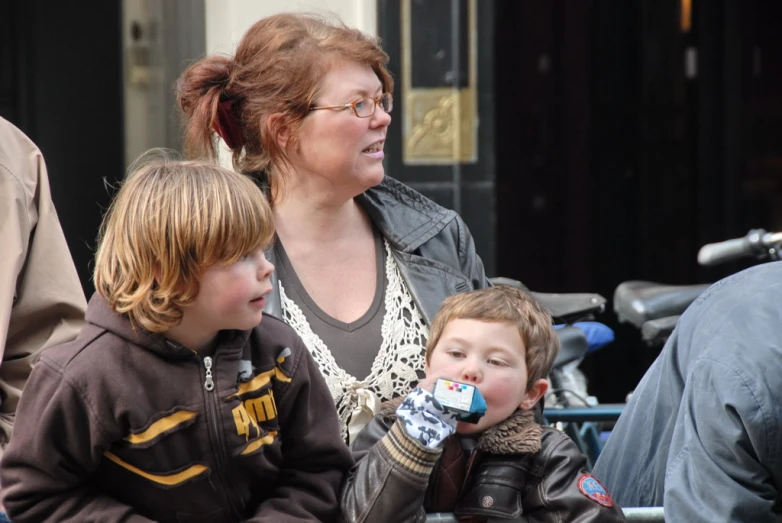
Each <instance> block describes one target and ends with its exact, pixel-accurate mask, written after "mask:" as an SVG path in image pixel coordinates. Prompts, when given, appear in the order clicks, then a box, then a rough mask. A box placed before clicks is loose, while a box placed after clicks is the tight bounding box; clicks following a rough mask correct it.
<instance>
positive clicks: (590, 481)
mask: <svg viewBox="0 0 782 523" xmlns="http://www.w3.org/2000/svg"><path fill="white" fill-rule="evenodd" d="M578 490H580V491H581V493H582V494H583V495H585V496H586V497H588V498H589V499H591V500H592V501H594V502H596V503H600V504H601V505H603V506H604V507H613V506H614V500H613V499H611V495H610V494H609V493H608V491H607V490H606V489H605V487H604V486H603V485H602V484H601V483H600V482H599V481H598V480H597V478H596V477H594V476H593V475H592V474H584V475H582V476H581V477H580V478H579V480H578Z"/></svg>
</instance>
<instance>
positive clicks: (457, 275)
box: [177, 13, 488, 440]
mask: <svg viewBox="0 0 782 523" xmlns="http://www.w3.org/2000/svg"><path fill="white" fill-rule="evenodd" d="M387 62H388V55H387V54H386V53H385V52H384V51H383V50H382V49H381V47H380V45H379V43H378V40H377V39H376V38H375V37H372V36H370V35H366V34H364V33H362V32H360V31H358V30H356V29H351V28H349V27H347V26H345V25H344V24H343V23H341V22H339V21H335V20H329V19H326V18H323V17H320V16H316V15H309V14H302V13H282V14H278V15H274V16H270V17H268V18H264V19H262V20H260V21H259V22H257V23H256V24H255V25H253V26H252V27H251V28H250V29H249V30H248V31H247V33H246V34H245V35H244V37H243V38H242V40H241V41H240V42H239V45H238V47H237V49H236V52H235V54H234V56H225V55H215V56H208V57H206V58H204V59H202V60H200V61H198V62H196V63H194V64H193V65H192V66H191V67H190V68H188V70H187V71H185V72H184V73H183V75H182V76H181V78H180V79H179V82H178V86H177V96H178V102H179V105H180V107H181V109H182V112H183V115H184V120H185V131H186V137H185V149H186V150H187V151H188V153H189V154H190V155H191V156H196V157H197V156H209V157H212V158H216V157H217V156H218V151H217V143H218V142H217V141H216V140H214V138H215V133H217V134H218V135H219V136H220V137H221V138H222V140H223V142H224V143H225V144H226V145H227V146H228V148H229V149H230V150H231V152H232V155H233V163H234V167H235V168H236V170H238V171H240V172H243V173H246V174H248V175H250V176H253V177H255V178H257V179H259V181H260V183H262V185H263V186H264V187H265V188H266V190H267V194H268V196H269V199H270V201H271V202H272V209H273V212H274V219H275V224H276V227H277V239H276V241H275V244H274V248H273V249H270V251H269V253H267V257H268V258H269V259H270V261H272V262H273V263H274V264H275V266H276V267H277V272H276V275H275V279H274V285H275V290H276V291H277V292H275V296H278V298H275V299H274V300H270V301H269V302H268V304H267V309H266V311H267V312H268V313H270V314H274V315H278V316H279V317H281V318H283V319H284V320H285V321H286V322H287V323H288V324H290V325H291V326H292V327H293V328H294V329H295V330H296V332H298V334H299V335H300V336H301V337H302V339H303V340H304V342H305V343H306V345H307V347H308V348H309V350H310V351H311V352H312V354H313V356H314V358H315V360H316V361H317V362H318V365H319V368H320V370H321V372H322V373H323V374H324V376H325V377H326V381H327V383H328V385H329V390H330V391H331V394H332V398H333V400H334V402H335V403H336V406H337V411H338V413H339V418H340V425H341V430H342V435H343V437H344V438H345V439H346V440H348V439H351V440H352V439H353V437H354V436H355V435H356V434H357V433H358V431H359V430H360V429H361V428H362V427H363V426H364V425H365V424H366V423H367V422H368V421H369V420H370V419H371V417H372V415H373V414H375V413H377V412H378V408H379V405H380V403H381V402H382V401H386V400H390V399H392V398H395V397H398V396H403V395H406V394H407V393H408V392H409V391H410V390H411V387H412V386H414V385H415V383H416V382H418V380H419V379H421V378H422V377H423V375H424V373H423V370H424V347H425V345H426V338H427V336H428V330H429V324H430V321H431V319H432V317H433V316H434V314H435V312H436V311H437V309H438V308H439V306H440V304H441V303H442V301H443V299H445V298H446V297H448V296H450V295H452V294H454V293H456V292H460V291H468V290H472V289H476V288H484V287H486V286H487V285H488V281H487V279H486V275H485V273H484V268H483V263H482V262H481V260H480V258H479V257H478V255H477V254H476V252H475V245H474V242H473V239H472V236H471V235H470V233H469V231H468V230H467V227H466V226H465V224H464V222H463V221H462V220H461V219H460V218H459V217H458V216H457V214H456V213H455V212H453V211H451V210H447V209H444V208H442V207H440V206H439V205H437V204H435V203H434V202H432V201H431V200H429V199H427V198H425V197H424V196H422V195H421V194H419V193H417V192H416V191H414V190H412V189H411V188H409V187H406V186H405V185H403V184H402V183H400V182H397V181H395V180H393V179H391V178H389V177H386V176H385V170H384V166H383V158H384V152H383V149H384V144H385V138H386V133H387V131H388V126H389V124H390V123H391V115H390V113H391V111H392V109H393V94H392V93H393V79H392V78H391V75H390V74H389V72H388V70H387V68H386V64H387Z"/></svg>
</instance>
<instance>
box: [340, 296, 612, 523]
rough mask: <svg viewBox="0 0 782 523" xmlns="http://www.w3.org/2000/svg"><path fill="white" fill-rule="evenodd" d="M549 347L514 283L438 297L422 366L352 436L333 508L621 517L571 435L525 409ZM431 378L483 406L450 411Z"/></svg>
mask: <svg viewBox="0 0 782 523" xmlns="http://www.w3.org/2000/svg"><path fill="white" fill-rule="evenodd" d="M558 349H559V343H558V340H557V337H556V334H555V333H554V330H553V328H552V325H551V317H550V315H549V314H548V313H546V312H545V311H544V310H543V309H542V308H541V307H540V305H539V304H538V303H537V302H536V301H534V300H533V299H532V298H531V297H529V296H528V295H527V294H526V293H524V292H523V291H520V290H518V289H515V288H512V287H508V286H497V287H493V288H489V289H483V290H477V291H473V292H469V293H463V294H457V295H454V296H451V297H450V298H448V299H447V300H445V301H444V302H443V305H442V307H441V309H440V311H439V312H438V314H437V316H436V317H435V319H434V321H433V323H432V330H431V333H430V336H429V341H428V343H427V350H426V373H427V374H426V378H425V379H424V380H422V381H421V383H419V385H418V387H417V388H416V389H414V390H413V391H412V392H411V393H410V394H409V395H408V396H407V397H406V398H398V399H397V400H394V401H391V402H387V403H385V404H384V405H383V408H382V409H381V413H380V414H378V415H376V416H375V417H374V418H373V419H372V421H371V422H370V423H369V424H368V425H367V426H366V427H365V428H364V430H363V431H362V432H361V433H360V434H359V436H358V437H357V438H356V441H355V442H354V444H353V446H352V450H353V455H354V457H355V459H356V463H357V464H356V466H355V467H354V468H353V469H352V470H351V472H350V474H349V476H348V479H347V481H346V484H345V485H344V486H343V491H342V511H343V518H344V520H345V521H349V522H363V521H367V522H369V521H371V522H373V523H375V522H383V521H389V522H392V521H393V522H401V521H424V520H425V518H426V513H428V512H454V513H455V514H456V516H457V517H459V518H460V519H468V520H470V521H481V520H484V519H486V518H490V517H491V518H509V519H513V518H518V517H520V516H521V515H522V514H523V515H524V516H525V517H527V518H528V520H529V521H531V522H532V521H534V522H549V521H551V522H561V521H579V522H592V521H595V522H596V521H599V522H615V521H624V520H625V519H624V515H623V514H622V511H621V509H620V508H619V507H618V506H617V505H616V504H615V503H614V502H613V500H612V499H611V497H610V495H609V494H608V492H606V490H605V489H604V488H603V487H602V485H601V484H600V483H599V482H598V481H597V480H596V479H595V478H594V477H593V476H592V475H591V474H589V473H588V472H587V471H586V468H585V465H586V460H585V459H584V456H583V455H582V454H581V452H580V451H579V450H578V447H576V445H575V444H574V443H573V442H572V441H571V440H570V439H569V438H568V437H567V436H566V435H565V434H563V433H561V432H559V431H557V430H555V429H553V428H550V427H542V426H541V425H539V424H538V423H536V422H535V420H534V410H533V407H534V406H535V404H536V403H537V402H538V400H540V398H541V397H542V396H543V395H544V393H545V392H546V389H547V388H548V382H547V381H546V379H545V376H547V375H548V373H549V371H550V370H551V367H552V365H553V362H554V359H555V357H556V354H557V351H558ZM438 378H443V379H446V380H453V381H457V382H462V383H465V384H468V385H472V386H474V387H476V388H477V389H478V390H479V391H480V393H481V395H482V396H483V397H484V399H485V401H486V405H487V410H486V413H485V415H484V416H483V417H482V418H481V419H480V420H479V421H478V422H477V423H475V424H469V423H466V422H464V421H457V419H456V414H455V413H454V412H453V411H452V410H448V409H446V408H444V407H443V406H442V405H441V404H440V402H438V401H437V400H436V399H435V398H434V396H433V395H432V394H431V391H432V388H433V385H434V383H435V382H436V380H437V379H438Z"/></svg>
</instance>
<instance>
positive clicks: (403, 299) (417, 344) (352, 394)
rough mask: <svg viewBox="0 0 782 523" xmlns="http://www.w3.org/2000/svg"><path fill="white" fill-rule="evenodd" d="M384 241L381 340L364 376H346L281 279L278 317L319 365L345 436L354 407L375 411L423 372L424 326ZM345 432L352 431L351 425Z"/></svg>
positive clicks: (346, 435)
mask: <svg viewBox="0 0 782 523" xmlns="http://www.w3.org/2000/svg"><path fill="white" fill-rule="evenodd" d="M384 243H385V249H386V266H385V270H386V278H387V280H388V287H387V288H386V294H385V307H386V314H385V316H384V317H383V325H382V328H381V333H382V337H383V342H382V344H381V345H380V350H379V351H378V353H377V356H376V357H375V360H374V362H373V363H372V370H371V371H370V373H369V375H368V376H367V377H366V378H365V379H363V380H358V379H357V378H356V377H355V376H351V375H350V374H348V373H347V372H345V371H344V370H343V369H342V368H340V367H339V366H338V365H337V362H336V361H335V360H334V356H333V355H332V354H331V352H330V351H329V349H328V347H326V345H325V344H324V343H323V340H321V339H320V337H318V335H317V334H315V333H314V332H312V329H311V328H310V325H309V323H308V322H307V319H306V318H305V316H304V313H303V312H302V310H301V309H300V308H299V306H298V305H296V303H294V302H293V300H291V299H290V298H288V296H287V295H286V294H285V289H284V288H283V286H282V283H280V298H281V300H282V316H283V319H284V320H285V322H286V323H287V324H288V325H290V326H291V327H293V329H294V330H295V331H296V333H297V334H298V335H299V336H301V339H302V340H304V344H305V345H306V346H307V348H308V349H309V351H310V353H311V354H312V356H313V358H314V359H315V362H316V363H317V364H318V367H320V371H321V373H322V374H323V377H324V378H325V379H326V384H327V385H328V387H329V391H330V392H331V396H332V398H334V403H335V404H336V406H337V414H338V416H339V425H340V430H341V431H342V437H343V438H344V439H345V440H346V441H347V440H348V422H349V421H350V419H351V416H353V415H354V411H355V412H356V413H358V412H360V411H361V409H366V408H367V406H368V405H369V409H370V410H372V411H373V412H376V406H377V405H378V404H379V401H380V402H382V401H387V400H390V399H392V398H395V397H397V396H402V395H405V394H407V393H408V392H409V391H410V390H411V385H412V384H414V383H417V382H418V380H420V379H421V378H422V377H423V373H424V350H425V347H426V339H427V337H428V336H429V329H428V328H427V326H426V324H425V323H424V320H423V318H422V317H421V314H420V312H419V311H418V308H417V307H416V306H415V303H414V302H413V298H412V296H411V295H410V291H409V290H408V289H407V286H406V285H405V283H404V281H403V280H402V275H401V274H400V273H399V268H398V267H397V265H396V262H395V261H394V257H393V256H392V254H391V248H390V247H389V245H388V242H387V241H385V240H384ZM377 400H379V401H377ZM362 418H363V419H365V421H363V423H366V422H368V421H369V417H368V416H362ZM354 421H355V420H354ZM359 428H360V427H359ZM356 430H357V429H356ZM350 432H351V434H353V433H354V428H353V427H351V431H350Z"/></svg>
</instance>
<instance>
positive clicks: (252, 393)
mask: <svg viewBox="0 0 782 523" xmlns="http://www.w3.org/2000/svg"><path fill="white" fill-rule="evenodd" d="M273 235H274V227H273V218H272V212H271V209H270V208H269V205H268V203H267V202H266V200H265V198H264V197H263V195H262V193H261V191H260V190H259V189H258V187H256V186H255V184H254V183H253V182H252V181H251V180H250V179H249V178H248V177H246V176H243V175H241V174H237V173H234V172H232V171H229V170H226V169H223V168H221V167H219V166H217V165H215V164H211V163H206V162H197V161H193V162H182V161H170V160H162V161H161V160H157V161H153V162H149V163H146V164H145V165H142V166H141V167H139V168H138V169H136V170H135V171H134V172H133V173H131V174H130V175H129V176H128V178H127V179H126V181H125V182H124V184H123V186H122V188H121V189H120V191H119V193H118V194H117V196H116V198H115V199H114V201H113V203H112V205H111V207H110V209H109V211H108V213H107V214H106V217H105V219H104V223H103V226H102V230H101V237H100V240H99V247H98V251H97V254H96V259H95V271H94V278H95V287H96V289H97V292H96V293H95V295H94V296H93V297H92V299H91V300H90V303H89V306H88V308H87V316H86V320H87V323H86V325H85V327H84V328H83V329H82V331H81V333H80V334H79V336H78V337H77V338H76V340H74V341H72V342H70V343H66V344H63V345H60V346H58V347H54V348H52V349H49V350H47V351H45V352H44V354H43V356H42V357H41V360H40V362H39V363H38V365H37V366H36V367H35V368H34V369H33V371H32V374H31V376H30V379H29V381H28V382H27V385H26V387H25V393H24V394H23V395H22V400H21V403H20V404H19V409H18V411H17V419H16V432H15V433H14V437H13V438H12V439H11V443H10V445H9V446H8V449H7V452H6V454H5V456H4V457H3V460H2V466H1V467H0V479H2V485H3V493H4V497H5V499H4V501H5V507H6V509H7V511H8V515H9V516H10V518H11V520H12V521H14V522H15V523H24V522H27V521H30V522H38V521H58V522H63V521H74V522H76V521H78V522H83V521H126V522H131V521H132V522H137V523H141V522H151V521H156V522H162V523H199V522H206V521H210V522H212V521H219V522H226V523H227V522H238V521H242V522H256V523H261V522H271V521H299V522H304V521H312V522H321V521H333V520H335V519H336V518H337V514H338V511H339V497H338V495H339V487H340V483H341V482H342V479H343V477H344V474H345V472H346V471H347V469H348V468H349V467H350V466H351V465H352V463H353V460H352V459H351V456H350V452H349V450H348V449H347V448H346V447H345V444H344V443H343V441H342V438H341V437H340V434H339V426H338V423H337V415H336V410H335V408H334V404H333V402H332V400H331V395H330V394H329V391H328V388H327V386H326V383H325V381H324V379H323V377H322V376H321V374H320V372H319V371H318V367H317V365H316V364H315V362H314V361H313V359H312V358H311V356H310V354H309V351H308V350H307V348H306V347H305V346H304V343H303V342H302V341H301V339H300V338H299V337H298V336H297V335H296V334H295V333H294V331H293V330H292V329H291V328H290V327H288V326H287V325H286V324H285V323H283V322H282V321H281V320H278V319H276V318H273V317H271V316H267V315H265V314H263V307H264V305H265V301H266V297H267V296H268V294H269V293H270V292H271V291H272V285H271V283H270V281H269V276H270V274H271V273H272V271H273V270H274V266H273V265H272V264H271V263H269V262H268V261H267V260H266V258H265V256H264V248H265V247H267V246H268V244H269V243H270V241H271V240H272V237H273Z"/></svg>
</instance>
